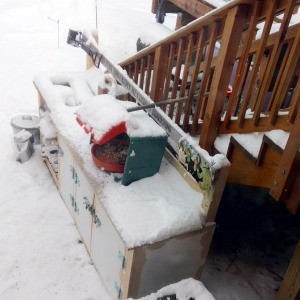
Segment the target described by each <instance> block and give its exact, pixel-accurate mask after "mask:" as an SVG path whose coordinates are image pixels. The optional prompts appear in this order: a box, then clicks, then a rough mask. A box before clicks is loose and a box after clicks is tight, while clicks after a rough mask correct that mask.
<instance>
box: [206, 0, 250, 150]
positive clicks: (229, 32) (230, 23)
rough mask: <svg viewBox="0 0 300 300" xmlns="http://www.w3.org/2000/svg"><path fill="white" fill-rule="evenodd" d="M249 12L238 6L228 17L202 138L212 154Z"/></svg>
mask: <svg viewBox="0 0 300 300" xmlns="http://www.w3.org/2000/svg"><path fill="white" fill-rule="evenodd" d="M248 10H249V6H248V5H237V6H235V7H233V8H231V9H230V10H229V12H228V14H227V17H226V22H225V26H224V30H223V35H222V40H221V48H220V52H219V55H218V58H217V62H216V67H215V70H214V75H213V79H212V84H211V90H210V93H209V97H208V103H207V107H206V112H205V116H204V120H203V124H202V130H201V138H200V146H201V147H202V148H204V149H206V150H208V151H209V152H210V153H211V152H212V151H213V145H214V141H215V139H216V137H217V134H218V127H219V125H220V121H221V120H220V118H221V111H222V107H223V105H224V103H225V99H226V90H227V87H228V84H229V80H230V76H231V73H232V69H233V65H234V61H235V56H236V53H237V50H238V47H239V44H240V40H241V35H242V32H243V26H244V24H245V22H246V17H247V13H248Z"/></svg>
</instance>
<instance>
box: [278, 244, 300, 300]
mask: <svg viewBox="0 0 300 300" xmlns="http://www.w3.org/2000/svg"><path fill="white" fill-rule="evenodd" d="M299 290H300V241H298V244H297V246H296V248H295V251H294V254H293V257H292V259H291V262H290V264H289V266H288V269H287V272H286V274H285V276H284V279H283V281H282V283H281V285H280V289H279V292H278V294H277V297H276V300H293V299H296V297H297V295H298V296H299ZM297 299H298V297H297Z"/></svg>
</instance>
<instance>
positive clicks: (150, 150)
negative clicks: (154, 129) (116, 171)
mask: <svg viewBox="0 0 300 300" xmlns="http://www.w3.org/2000/svg"><path fill="white" fill-rule="evenodd" d="M167 138H168V137H167V136H158V137H130V144H129V151H128V156H127V159H126V163H125V168H124V174H123V178H122V184H123V185H129V184H130V183H132V182H134V181H137V180H139V179H142V178H145V177H150V176H153V175H154V174H156V173H157V172H158V171H159V168H160V165H161V161H162V158H163V155H164V152H165V147H166V143H167Z"/></svg>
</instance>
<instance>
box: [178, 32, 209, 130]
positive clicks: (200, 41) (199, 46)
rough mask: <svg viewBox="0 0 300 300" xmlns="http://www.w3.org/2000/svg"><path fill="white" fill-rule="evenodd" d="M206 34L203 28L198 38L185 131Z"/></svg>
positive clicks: (186, 107) (185, 118)
mask: <svg viewBox="0 0 300 300" xmlns="http://www.w3.org/2000/svg"><path fill="white" fill-rule="evenodd" d="M206 32H207V28H201V30H200V33H199V37H198V42H197V53H196V58H195V65H194V69H193V74H192V76H191V84H190V88H189V94H188V100H187V101H186V104H185V114H184V119H183V124H182V128H183V130H187V125H188V123H189V118H190V114H191V109H192V105H193V103H194V95H195V87H196V83H197V81H198V75H199V68H200V63H201V61H202V55H203V49H204V41H205V38H206Z"/></svg>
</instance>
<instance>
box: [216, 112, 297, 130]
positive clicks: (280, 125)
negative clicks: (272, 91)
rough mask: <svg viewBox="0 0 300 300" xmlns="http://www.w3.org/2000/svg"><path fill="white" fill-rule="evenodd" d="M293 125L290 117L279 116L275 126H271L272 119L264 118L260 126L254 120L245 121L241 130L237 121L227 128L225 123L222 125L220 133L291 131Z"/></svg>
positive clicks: (233, 121)
mask: <svg viewBox="0 0 300 300" xmlns="http://www.w3.org/2000/svg"><path fill="white" fill-rule="evenodd" d="M292 126H293V125H292V123H290V122H289V121H288V115H287V114H285V115H279V116H278V119H277V122H276V124H275V125H272V124H270V118H269V117H267V116H266V117H264V118H261V121H260V123H259V126H255V125H254V124H253V122H252V119H251V118H249V119H245V121H244V125H243V127H242V128H239V124H238V121H237V120H231V123H230V127H229V128H226V127H225V124H223V122H222V123H221V125H220V128H219V133H220V134H221V133H236V132H239V133H247V132H255V131H257V132H263V131H270V130H273V129H281V130H286V131H290V130H291V129H292Z"/></svg>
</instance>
